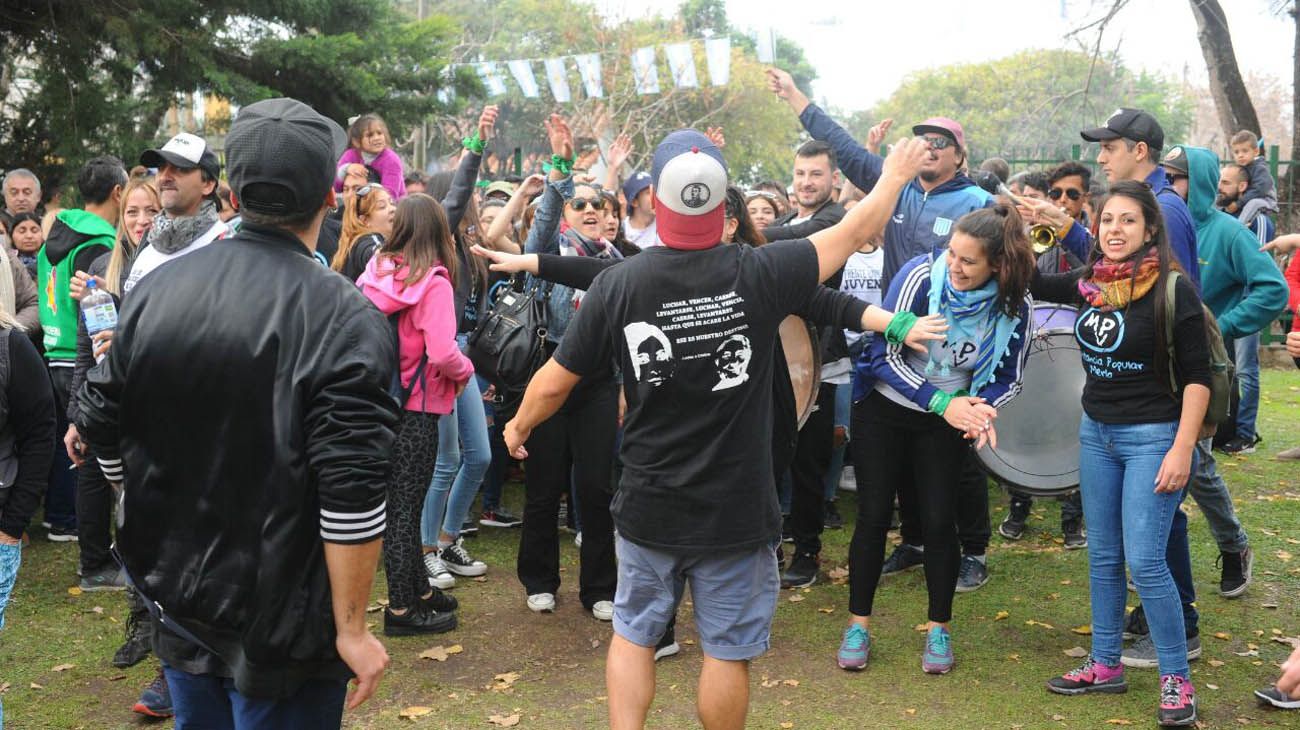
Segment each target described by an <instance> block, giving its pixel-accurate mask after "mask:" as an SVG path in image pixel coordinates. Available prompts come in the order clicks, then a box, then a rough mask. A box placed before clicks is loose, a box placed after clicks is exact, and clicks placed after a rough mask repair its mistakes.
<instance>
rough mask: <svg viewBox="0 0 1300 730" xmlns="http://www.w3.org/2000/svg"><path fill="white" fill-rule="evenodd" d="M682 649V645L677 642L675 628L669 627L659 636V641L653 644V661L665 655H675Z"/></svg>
mask: <svg viewBox="0 0 1300 730" xmlns="http://www.w3.org/2000/svg"><path fill="white" fill-rule="evenodd" d="M681 651H682V645H681V644H678V643H677V629H676V628H673V627H669V629H668V630H667V631H665V632H664V635H663V636H661V637H659V643H658V644H655V661H659V660H660V659H663V658H665V657H670V656H676V655H678V654H680V653H681Z"/></svg>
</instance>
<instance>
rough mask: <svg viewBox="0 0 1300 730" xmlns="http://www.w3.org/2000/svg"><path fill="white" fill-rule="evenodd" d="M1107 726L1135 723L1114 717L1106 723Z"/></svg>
mask: <svg viewBox="0 0 1300 730" xmlns="http://www.w3.org/2000/svg"><path fill="white" fill-rule="evenodd" d="M1106 724H1107V725H1132V724H1133V721H1132V720H1125V719H1124V718H1122V717H1112V718H1111V719H1109V720H1107V721H1106Z"/></svg>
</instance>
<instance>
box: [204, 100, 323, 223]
mask: <svg viewBox="0 0 1300 730" xmlns="http://www.w3.org/2000/svg"><path fill="white" fill-rule="evenodd" d="M347 142H348V138H347V135H346V134H345V133H344V132H343V128H342V127H340V126H339V125H338V124H337V123H336V122H335V121H334V120H333V119H330V118H329V117H326V116H324V115H322V114H320V113H319V112H317V111H316V110H315V109H312V108H311V107H310V106H307V105H306V104H304V103H302V102H301V101H298V100H297V99H287V98H280V99H266V100H264V101H259V102H257V103H255V104H250V105H248V106H246V107H244V108H242V109H240V110H239V116H237V117H235V121H234V123H233V124H231V125H230V134H228V135H226V175H227V177H228V178H229V179H230V190H231V191H232V192H233V193H234V194H235V199H236V200H238V201H239V207H240V208H247V209H248V210H252V211H257V212H259V213H266V214H268V215H281V216H286V215H294V214H297V213H308V212H311V211H315V210H320V208H321V207H322V206H323V205H324V203H325V197H326V195H328V193H329V191H330V189H331V188H332V187H333V185H334V174H335V165H336V164H337V162H338V159H339V156H340V155H342V154H343V151H344V149H345V148H346V147H347Z"/></svg>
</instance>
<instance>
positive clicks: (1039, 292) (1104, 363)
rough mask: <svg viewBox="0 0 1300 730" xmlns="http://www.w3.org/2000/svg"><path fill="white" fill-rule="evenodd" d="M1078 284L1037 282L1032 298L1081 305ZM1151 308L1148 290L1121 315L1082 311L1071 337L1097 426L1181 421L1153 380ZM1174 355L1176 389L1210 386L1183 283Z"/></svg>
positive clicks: (1194, 305) (1064, 279)
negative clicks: (1194, 384)
mask: <svg viewBox="0 0 1300 730" xmlns="http://www.w3.org/2000/svg"><path fill="white" fill-rule="evenodd" d="M1077 282H1078V278H1077V272H1076V273H1075V274H1061V275H1038V276H1036V277H1035V279H1034V285H1033V286H1032V287H1031V288H1030V292H1031V293H1032V294H1033V295H1034V297H1035V298H1037V299H1043V300H1046V301H1053V302H1062V303H1079V302H1081V301H1082V300H1081V298H1080V297H1079V294H1078V288H1077ZM1157 286H1159V284H1157ZM1155 301H1156V292H1155V289H1154V288H1153V289H1152V290H1151V291H1149V292H1147V294H1146V295H1145V296H1143V297H1142V298H1141V299H1138V300H1137V301H1136V302H1133V303H1131V304H1130V305H1129V306H1128V307H1127V308H1126V309H1119V310H1116V311H1114V312H1102V311H1101V310H1098V309H1096V308H1095V307H1090V306H1087V305H1082V306H1080V307H1079V317H1078V319H1077V320H1076V321H1075V324H1074V336H1075V339H1076V340H1078V342H1079V352H1080V356H1081V358H1082V360H1083V370H1084V373H1085V374H1086V376H1087V377H1086V379H1085V381H1084V386H1083V410H1084V412H1086V413H1087V414H1088V417H1089V418H1092V419H1093V420H1094V421H1099V422H1101V423H1161V422H1167V421H1177V420H1179V418H1181V416H1182V402H1181V400H1180V399H1175V398H1174V397H1173V395H1172V394H1171V393H1170V391H1169V389H1168V388H1167V387H1166V386H1165V384H1164V381H1162V380H1161V378H1160V376H1159V375H1158V374H1157V373H1156V359H1155V350H1156V329H1155V322H1156V320H1155ZM1174 352H1175V355H1176V356H1177V357H1176V358H1175V363H1174V368H1175V372H1176V373H1177V375H1178V383H1179V384H1181V385H1187V384H1190V383H1198V384H1200V385H1206V386H1208V385H1209V384H1210V350H1209V345H1208V344H1207V343H1206V340H1205V314H1204V311H1203V310H1202V309H1201V300H1200V297H1198V296H1197V294H1196V289H1195V287H1193V286H1192V284H1191V282H1190V281H1189V280H1188V279H1187V277H1186V276H1179V277H1178V283H1177V284H1176V285H1175V288H1174ZM1162 360H1163V358H1162Z"/></svg>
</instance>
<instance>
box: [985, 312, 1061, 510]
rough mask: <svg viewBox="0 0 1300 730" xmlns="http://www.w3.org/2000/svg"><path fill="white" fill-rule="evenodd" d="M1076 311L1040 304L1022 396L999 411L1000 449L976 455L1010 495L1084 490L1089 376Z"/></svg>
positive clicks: (986, 448)
mask: <svg viewBox="0 0 1300 730" xmlns="http://www.w3.org/2000/svg"><path fill="white" fill-rule="evenodd" d="M1077 314H1078V313H1077V311H1076V310H1075V309H1074V308H1073V307H1063V306H1060V305H1056V304H1038V305H1036V306H1035V307H1034V335H1033V337H1031V338H1030V340H1029V345H1028V347H1029V354H1028V356H1027V360H1026V362H1025V371H1024V379H1023V382H1022V390H1021V392H1020V395H1018V396H1016V398H1015V399H1014V400H1012V401H1011V402H1010V403H1008V404H1007V405H1005V406H1003V407H1002V408H1000V409H999V410H998V419H997V422H996V427H997V432H998V448H996V449H994V448H992V447H990V446H985V447H984V448H983V449H980V450H979V451H978V452H977V454H978V456H979V460H980V464H981V465H982V466H983V467H984V470H985V471H986V472H988V474H989V475H990V476H992V477H993V478H994V479H996V480H997V481H998V482H999V483H1000V484H1002V486H1004V487H1006V488H1007V489H1011V490H1015V491H1017V492H1023V493H1025V494H1028V495H1030V496H1035V497H1057V496H1062V495H1066V494H1069V493H1070V492H1073V491H1074V490H1076V489H1078V487H1079V420H1080V418H1081V417H1082V415H1083V404H1082V395H1083V382H1084V373H1083V367H1082V363H1081V361H1080V358H1079V343H1078V342H1077V341H1076V340H1075V339H1074V321H1075V318H1076V316H1077Z"/></svg>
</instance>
